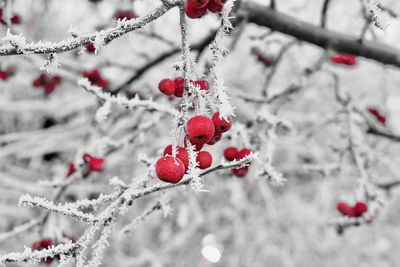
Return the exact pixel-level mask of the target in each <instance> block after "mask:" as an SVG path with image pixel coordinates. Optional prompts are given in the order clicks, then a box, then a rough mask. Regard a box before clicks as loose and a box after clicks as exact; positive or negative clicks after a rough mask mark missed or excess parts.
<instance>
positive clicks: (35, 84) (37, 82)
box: [32, 73, 47, 87]
mask: <svg viewBox="0 0 400 267" xmlns="http://www.w3.org/2000/svg"><path fill="white" fill-rule="evenodd" d="M46 80H47V74H46V73H41V74H40V75H39V76H38V77H37V78H36V79H35V80H34V81H33V83H32V85H33V87H40V86H44V85H45V84H46Z"/></svg>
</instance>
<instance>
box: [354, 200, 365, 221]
mask: <svg viewBox="0 0 400 267" xmlns="http://www.w3.org/2000/svg"><path fill="white" fill-rule="evenodd" d="M353 210H354V215H355V216H356V217H359V216H361V215H363V214H364V213H365V212H367V211H368V206H367V204H365V203H364V202H357V203H356V205H355V206H354V208H353Z"/></svg>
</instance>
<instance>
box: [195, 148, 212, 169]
mask: <svg viewBox="0 0 400 267" xmlns="http://www.w3.org/2000/svg"><path fill="white" fill-rule="evenodd" d="M196 162H197V163H198V166H199V168H200V169H207V168H208V167H210V166H211V164H212V155H211V154H210V152H208V151H200V152H199V153H198V154H197V158H196Z"/></svg>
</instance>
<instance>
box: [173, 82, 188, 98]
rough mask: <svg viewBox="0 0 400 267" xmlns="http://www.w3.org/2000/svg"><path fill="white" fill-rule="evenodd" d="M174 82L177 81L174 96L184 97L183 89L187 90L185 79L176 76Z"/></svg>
mask: <svg viewBox="0 0 400 267" xmlns="http://www.w3.org/2000/svg"><path fill="white" fill-rule="evenodd" d="M174 83H175V92H174V96H176V97H182V95H183V91H184V90H185V80H184V79H183V78H182V77H176V78H175V80H174Z"/></svg>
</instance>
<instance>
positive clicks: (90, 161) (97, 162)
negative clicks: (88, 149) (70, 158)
mask: <svg viewBox="0 0 400 267" xmlns="http://www.w3.org/2000/svg"><path fill="white" fill-rule="evenodd" d="M82 158H83V161H84V162H85V166H86V170H85V171H84V173H83V177H88V176H89V175H90V173H91V172H92V171H93V172H102V171H103V170H104V165H105V160H104V159H103V158H98V157H93V156H92V155H90V154H89V153H84V154H83V156H82ZM75 172H76V167H75V165H74V163H72V162H70V163H69V166H68V172H67V177H70V176H71V175H72V174H74V173H75Z"/></svg>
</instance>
